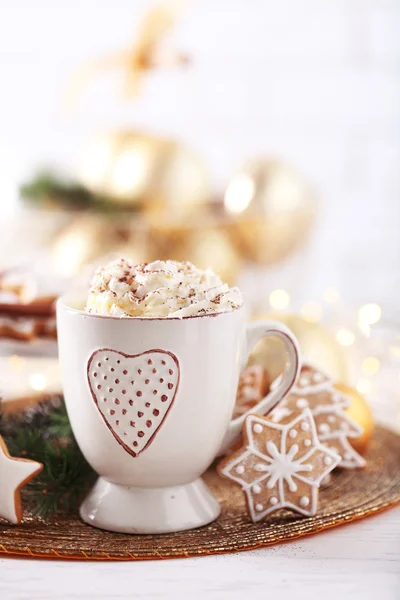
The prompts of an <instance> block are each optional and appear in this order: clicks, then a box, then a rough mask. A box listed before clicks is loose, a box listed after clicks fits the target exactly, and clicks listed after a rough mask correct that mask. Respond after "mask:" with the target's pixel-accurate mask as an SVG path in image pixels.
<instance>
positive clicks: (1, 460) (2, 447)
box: [0, 436, 43, 525]
mask: <svg viewBox="0 0 400 600" xmlns="http://www.w3.org/2000/svg"><path fill="white" fill-rule="evenodd" d="M42 468H43V465H42V464H41V463H38V462H35V461H33V460H27V459H25V458H13V457H11V456H10V455H9V453H8V450H7V446H6V444H5V442H4V440H3V438H2V437H1V436H0V517H1V518H3V519H6V520H7V521H9V522H10V523H13V524H14V525H17V524H18V523H20V522H21V520H22V505H21V493H20V492H21V489H22V488H23V487H24V486H25V485H26V484H27V483H28V482H29V481H30V480H31V479H33V478H34V477H35V475H37V474H38V473H40V471H41V470H42Z"/></svg>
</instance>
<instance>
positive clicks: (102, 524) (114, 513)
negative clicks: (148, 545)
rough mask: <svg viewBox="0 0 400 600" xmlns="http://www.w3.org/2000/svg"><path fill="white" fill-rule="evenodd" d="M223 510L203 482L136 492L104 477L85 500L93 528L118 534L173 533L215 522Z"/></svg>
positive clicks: (85, 511)
mask: <svg viewBox="0 0 400 600" xmlns="http://www.w3.org/2000/svg"><path fill="white" fill-rule="evenodd" d="M220 512H221V507H220V505H219V503H218V502H217V500H216V498H215V497H214V496H213V494H212V493H211V491H210V490H209V489H208V487H207V486H206V484H205V483H204V481H203V480H202V479H200V478H199V479H196V481H193V482H192V483H188V484H186V485H178V486H174V487H169V488H135V487H127V486H122V485H117V484H115V483H110V482H109V481H106V480H105V479H103V478H102V477H100V478H99V479H98V480H97V483H96V484H95V486H94V487H93V489H92V490H91V492H90V493H89V495H88V496H87V497H86V499H85V500H84V502H83V504H82V506H81V508H80V516H81V518H82V519H83V521H85V523H88V524H89V525H93V527H99V528H100V529H106V530H107V531H116V532H118V533H137V534H145V533H154V534H156V533H172V532H174V531H184V530H185V529H193V528H194V527H201V526H202V525H207V524H208V523H211V522H212V521H214V520H215V519H216V518H217V517H218V516H219V514H220Z"/></svg>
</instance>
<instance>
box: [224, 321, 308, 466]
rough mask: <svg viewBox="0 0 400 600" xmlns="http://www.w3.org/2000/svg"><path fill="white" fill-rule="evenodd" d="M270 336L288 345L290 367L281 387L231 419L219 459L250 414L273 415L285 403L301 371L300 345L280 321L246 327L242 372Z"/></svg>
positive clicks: (287, 362)
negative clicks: (284, 400) (252, 355)
mask: <svg viewBox="0 0 400 600" xmlns="http://www.w3.org/2000/svg"><path fill="white" fill-rule="evenodd" d="M269 336H271V337H277V338H279V339H281V340H282V341H283V342H284V344H285V346H286V352H287V360H286V366H285V370H284V372H283V375H282V377H281V378H280V381H279V385H278V386H277V387H276V389H274V390H272V391H271V392H270V393H269V394H268V395H267V396H265V398H263V399H262V400H260V402H259V403H258V404H256V405H255V406H253V407H252V408H250V409H249V410H248V411H247V412H245V413H244V414H243V415H240V417H237V418H236V419H232V420H231V422H230V423H229V426H228V430H227V432H226V434H225V437H224V439H223V440H222V444H221V447H220V449H219V451H218V456H219V455H221V454H224V453H225V452H226V450H228V448H229V447H230V446H231V445H232V444H233V442H234V441H235V439H236V438H237V437H239V435H240V432H241V429H242V424H243V422H244V420H245V419H246V417H247V415H248V414H250V413H252V414H254V413H255V414H259V415H266V414H267V413H269V412H270V411H271V410H272V409H273V408H275V406H276V405H277V404H279V402H280V401H281V400H283V398H284V397H285V396H286V394H288V393H289V391H290V390H291V389H292V387H293V385H294V383H295V381H296V379H297V376H298V374H299V372H300V366H301V363H300V348H299V343H298V341H297V339H296V338H295V336H294V335H293V333H292V332H291V331H290V329H288V328H287V327H286V326H285V325H283V324H282V323H278V322H277V321H255V322H253V323H247V324H246V344H245V352H244V356H243V360H242V361H241V369H242V368H243V367H244V366H245V365H246V363H247V360H248V358H249V355H250V352H251V350H252V349H253V347H254V346H255V344H256V343H257V342H258V341H259V340H260V339H261V338H264V337H269Z"/></svg>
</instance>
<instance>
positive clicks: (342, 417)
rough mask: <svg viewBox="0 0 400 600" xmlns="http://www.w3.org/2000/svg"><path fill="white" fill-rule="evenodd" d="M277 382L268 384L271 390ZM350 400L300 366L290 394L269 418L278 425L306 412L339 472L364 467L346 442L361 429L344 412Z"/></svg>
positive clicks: (311, 369)
mask: <svg viewBox="0 0 400 600" xmlns="http://www.w3.org/2000/svg"><path fill="white" fill-rule="evenodd" d="M275 385H277V382H274V383H273V384H272V388H273V387H274V386H275ZM349 404H350V399H349V398H348V397H347V396H346V395H345V394H343V393H342V392H339V391H338V390H337V389H335V388H334V386H333V382H332V380H331V379H330V378H329V377H327V375H325V374H324V373H322V372H321V371H319V370H317V369H316V368H314V367H313V366H312V365H310V364H308V363H305V364H303V366H302V368H301V371H300V375H299V377H298V378H297V381H296V383H295V385H294V386H293V388H292V389H291V391H290V393H289V394H288V395H287V396H286V397H285V398H284V399H283V400H282V402H281V403H280V404H279V406H278V407H277V408H276V409H274V410H273V411H272V413H271V414H270V418H271V420H272V421H274V422H276V423H279V422H281V421H282V419H286V418H287V417H289V416H294V415H295V414H296V413H297V412H298V411H300V410H303V409H304V408H310V410H311V412H312V415H313V417H314V420H315V424H316V427H317V432H318V437H319V440H320V441H321V442H322V443H323V444H324V446H326V447H328V448H330V449H332V450H333V451H335V452H337V453H338V454H339V455H340V457H341V461H340V464H339V466H340V467H341V468H343V469H354V468H360V467H365V465H366V462H365V460H364V458H363V457H362V456H361V455H360V454H359V453H358V452H357V451H356V450H354V448H353V447H352V446H351V444H350V442H349V438H356V437H359V436H360V435H361V434H362V432H363V431H362V428H361V427H360V426H359V425H358V424H357V423H356V422H355V421H353V419H351V418H350V417H349V416H348V415H347V414H346V412H345V409H346V408H347V407H348V406H349Z"/></svg>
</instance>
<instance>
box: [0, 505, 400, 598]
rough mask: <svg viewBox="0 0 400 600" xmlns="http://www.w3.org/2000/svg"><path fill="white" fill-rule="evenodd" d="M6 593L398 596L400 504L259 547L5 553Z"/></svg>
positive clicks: (0, 594)
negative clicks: (100, 554)
mask: <svg viewBox="0 0 400 600" xmlns="http://www.w3.org/2000/svg"><path fill="white" fill-rule="evenodd" d="M0 598H1V600H77V599H85V600H92V599H93V600H94V599H96V600H103V599H104V600H114V599H115V600H117V599H120V598H121V599H122V598H123V599H124V600H125V599H126V598H146V599H155V600H156V599H158V598H171V599H174V600H179V599H180V598H182V599H185V600H186V599H189V600H197V599H199V600H200V599H203V598H207V599H211V600H213V599H214V598H215V599H216V600H218V599H221V598H223V599H225V598H226V599H229V600H236V599H238V600H239V599H241V600H245V599H251V600H255V599H258V598H260V599H263V600H264V599H265V600H269V599H270V600H275V599H276V600H278V599H279V600H286V599H290V598H295V599H296V600H303V599H304V600H314V599H315V600H318V599H319V598H320V599H321V600H353V599H356V600H359V599H360V600H399V598H400V506H399V507H396V508H393V509H391V510H389V511H387V512H385V513H382V514H380V515H377V516H375V517H370V518H368V519H365V520H363V521H359V522H356V523H352V524H350V525H346V526H343V527H339V528H337V529H333V530H330V531H327V532H324V533H320V534H318V535H316V536H312V537H308V538H303V539H299V540H297V541H295V542H292V543H289V544H282V545H278V546H272V547H270V548H266V549H263V550H257V551H254V552H243V553H240V554H235V555H220V556H214V557H212V556H211V557H204V558H196V559H182V560H164V561H163V560H159V561H144V562H120V563H109V562H108V563H104V562H101V563H95V562H70V561H64V562H60V561H43V560H27V559H13V558H2V559H1V560H0Z"/></svg>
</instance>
